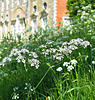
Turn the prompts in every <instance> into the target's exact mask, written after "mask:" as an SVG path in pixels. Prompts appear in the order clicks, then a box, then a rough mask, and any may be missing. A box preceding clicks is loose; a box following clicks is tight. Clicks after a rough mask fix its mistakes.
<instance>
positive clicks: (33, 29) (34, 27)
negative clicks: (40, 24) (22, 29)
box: [32, 18, 37, 32]
mask: <svg viewBox="0 0 95 100" xmlns="http://www.w3.org/2000/svg"><path fill="white" fill-rule="evenodd" d="M35 31H37V19H36V18H35V19H32V32H35Z"/></svg>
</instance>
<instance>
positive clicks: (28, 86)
mask: <svg viewBox="0 0 95 100" xmlns="http://www.w3.org/2000/svg"><path fill="white" fill-rule="evenodd" d="M24 89H25V90H28V93H33V94H34V92H35V88H34V87H32V86H31V85H30V84H28V83H25V87H24Z"/></svg>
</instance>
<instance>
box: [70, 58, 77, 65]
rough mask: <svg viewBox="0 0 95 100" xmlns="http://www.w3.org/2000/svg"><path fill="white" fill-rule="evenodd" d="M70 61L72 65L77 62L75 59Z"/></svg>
mask: <svg viewBox="0 0 95 100" xmlns="http://www.w3.org/2000/svg"><path fill="white" fill-rule="evenodd" d="M70 62H71V64H72V65H74V66H75V65H76V64H77V63H78V62H77V61H76V60H75V59H73V60H71V61H70Z"/></svg>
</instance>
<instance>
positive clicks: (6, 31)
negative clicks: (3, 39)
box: [5, 22, 8, 36]
mask: <svg viewBox="0 0 95 100" xmlns="http://www.w3.org/2000/svg"><path fill="white" fill-rule="evenodd" d="M7 33H8V23H7V22H6V23H5V36H7Z"/></svg>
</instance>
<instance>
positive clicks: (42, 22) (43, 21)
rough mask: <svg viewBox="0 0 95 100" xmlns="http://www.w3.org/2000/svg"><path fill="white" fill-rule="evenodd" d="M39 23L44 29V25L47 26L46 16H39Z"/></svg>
mask: <svg viewBox="0 0 95 100" xmlns="http://www.w3.org/2000/svg"><path fill="white" fill-rule="evenodd" d="M41 24H42V25H41V26H42V28H43V29H45V27H46V26H47V17H42V18H41Z"/></svg>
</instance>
